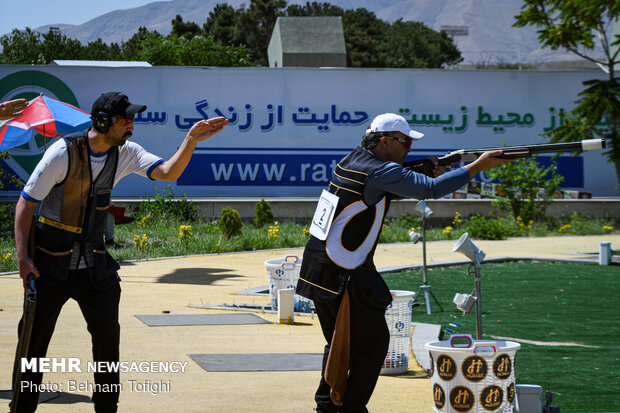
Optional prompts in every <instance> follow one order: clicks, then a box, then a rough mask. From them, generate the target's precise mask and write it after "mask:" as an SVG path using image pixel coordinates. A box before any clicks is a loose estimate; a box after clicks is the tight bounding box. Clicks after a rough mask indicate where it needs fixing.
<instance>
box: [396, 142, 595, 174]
mask: <svg viewBox="0 0 620 413" xmlns="http://www.w3.org/2000/svg"><path fill="white" fill-rule="evenodd" d="M605 147H606V146H605V140H604V139H586V140H583V141H578V142H566V143H543V144H536V145H518V146H503V147H496V148H478V149H459V150H458V151H454V152H450V153H448V154H447V155H445V156H442V157H441V158H437V161H438V162H439V165H441V166H449V165H452V164H453V163H456V162H472V161H475V160H476V159H478V157H479V156H480V155H482V154H483V153H484V152H487V151H495V150H502V151H503V154H502V155H500V156H498V158H502V159H517V158H527V157H529V156H532V155H538V154H541V153H560V152H583V151H591V150H596V149H605ZM403 166H404V167H405V168H407V169H411V170H412V171H414V172H419V173H423V174H424V175H427V176H433V168H434V164H433V162H432V160H431V159H430V158H426V159H417V160H415V161H409V162H405V163H404V164H403Z"/></svg>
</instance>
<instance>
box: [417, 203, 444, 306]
mask: <svg viewBox="0 0 620 413" xmlns="http://www.w3.org/2000/svg"><path fill="white" fill-rule="evenodd" d="M422 264H423V266H422V282H423V283H422V285H421V286H420V289H419V290H418V294H417V295H416V296H415V301H414V304H415V303H417V302H418V297H420V296H421V295H422V294H424V303H425V304H426V314H430V313H431V300H430V297H429V295H430V296H431V297H433V300H435V302H436V303H437V305H438V306H439V309H440V310H441V311H444V309H443V307H442V306H441V304H439V300H437V297H435V294H433V291H432V290H431V286H430V285H428V283H427V281H426V217H425V214H422Z"/></svg>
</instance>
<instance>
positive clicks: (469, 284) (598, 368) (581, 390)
mask: <svg viewBox="0 0 620 413" xmlns="http://www.w3.org/2000/svg"><path fill="white" fill-rule="evenodd" d="M467 273H468V267H467V266H460V267H446V268H434V269H430V270H428V272H427V282H428V284H429V285H431V289H432V291H433V293H434V294H435V296H436V297H437V299H438V300H439V302H440V303H441V305H442V306H443V308H444V310H445V311H444V312H441V311H440V309H439V307H438V306H437V304H436V303H435V302H434V300H432V298H431V312H432V314H430V315H428V314H426V307H425V305H424V299H423V298H422V299H421V301H420V304H421V305H419V306H415V307H414V308H413V315H412V320H413V321H417V322H422V323H432V324H440V325H441V326H442V329H444V330H445V329H446V328H448V329H452V330H454V332H455V333H468V334H471V335H472V337H474V338H475V337H476V315H475V309H473V310H472V312H471V313H470V314H468V315H464V314H463V313H462V312H461V311H460V310H458V309H457V308H456V306H455V305H454V303H453V302H452V299H453V298H454V294H455V293H457V292H458V293H467V294H469V293H471V292H472V290H473V288H474V276H473V275H468V274H467ZM384 278H385V280H386V282H387V284H388V286H389V287H390V289H394V290H409V291H414V292H417V291H418V288H419V286H420V284H422V271H421V270H419V271H411V272H400V273H393V274H386V275H384ZM481 286H482V293H481V298H482V300H481V305H482V332H483V338H484V339H490V337H489V336H490V335H494V336H501V337H512V338H519V339H526V340H535V341H541V342H563V343H578V344H583V345H588V346H596V347H577V346H570V347H563V346H539V345H533V344H524V343H521V349H520V350H519V351H517V363H516V370H515V372H516V377H517V384H538V385H540V386H542V388H543V394H544V392H546V391H552V392H553V394H554V397H553V405H557V406H560V409H561V411H562V412H618V411H620V267H618V266H599V265H596V264H566V263H503V264H483V265H482V269H481ZM449 323H453V324H454V323H461V324H462V326H461V327H451V326H449ZM447 337H448V335H447V334H446V333H444V335H443V338H444V339H445V338H447ZM429 397H430V396H429Z"/></svg>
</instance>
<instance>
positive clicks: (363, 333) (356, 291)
mask: <svg viewBox="0 0 620 413" xmlns="http://www.w3.org/2000/svg"><path fill="white" fill-rule="evenodd" d="M377 277H378V278H377ZM368 279H371V280H372V282H371V283H366V282H365V281H367V280H368ZM347 288H348V290H349V300H350V304H351V351H350V360H349V378H348V380H347V389H346V392H345V396H344V399H343V402H342V404H341V405H340V406H335V405H334V404H333V403H332V401H331V398H330V397H329V393H330V387H329V385H328V384H327V383H326V382H325V364H326V362H327V356H328V354H329V348H330V344H329V343H331V340H332V336H333V334H334V326H335V324H336V317H337V315H338V309H339V307H340V301H341V297H339V298H337V299H333V300H328V301H322V300H318V301H317V300H315V301H314V306H315V308H316V312H317V315H318V317H319V321H320V323H321V329H322V330H323V336H324V337H325V340H326V341H327V343H328V344H327V345H326V346H325V351H324V353H323V368H322V371H321V381H320V383H319V387H318V389H317V391H316V394H315V396H314V399H315V401H316V404H317V410H318V411H319V412H339V413H367V412H368V409H367V408H366V404H368V401H369V400H370V397H371V396H372V392H373V391H374V389H375V385H376V384H377V380H378V378H379V373H380V372H381V367H382V365H383V362H384V360H385V356H386V354H387V351H388V347H389V344H390V331H389V329H388V327H387V324H386V321H385V309H386V307H387V305H389V303H390V300H391V296H390V294H389V289H388V288H387V286H385V283H384V282H383V279H381V276H380V275H379V274H377V273H376V272H375V271H372V272H367V273H363V274H362V273H360V272H355V273H354V274H352V275H351V277H350V278H349V284H348V287H347ZM386 294H387V295H386Z"/></svg>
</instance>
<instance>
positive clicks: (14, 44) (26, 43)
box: [0, 27, 41, 65]
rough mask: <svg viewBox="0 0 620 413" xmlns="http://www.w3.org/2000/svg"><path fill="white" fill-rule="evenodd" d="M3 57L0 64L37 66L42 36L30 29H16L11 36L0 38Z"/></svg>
mask: <svg viewBox="0 0 620 413" xmlns="http://www.w3.org/2000/svg"><path fill="white" fill-rule="evenodd" d="M0 44H1V45H2V55H0V63H2V64H5V65H35V64H37V63H39V55H40V54H41V34H40V33H39V32H33V31H32V29H31V28H30V27H26V29H25V30H24V31H21V30H17V29H14V30H13V31H12V32H11V34H10V35H4V36H2V37H0Z"/></svg>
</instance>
